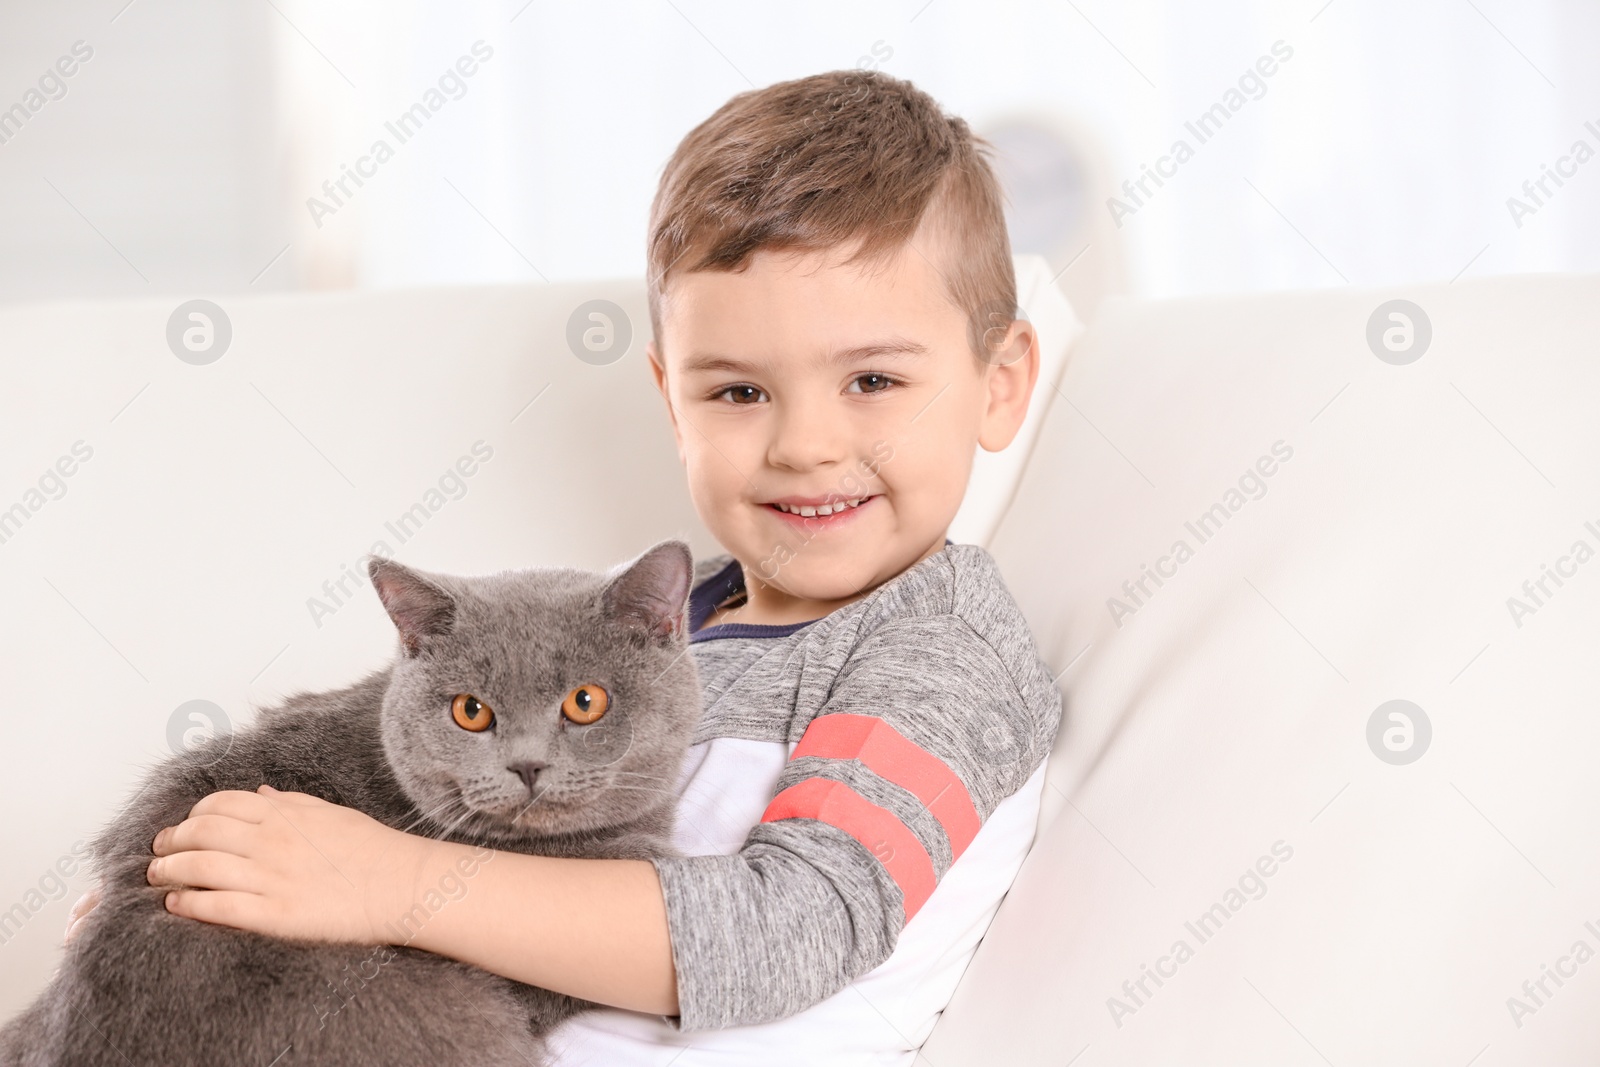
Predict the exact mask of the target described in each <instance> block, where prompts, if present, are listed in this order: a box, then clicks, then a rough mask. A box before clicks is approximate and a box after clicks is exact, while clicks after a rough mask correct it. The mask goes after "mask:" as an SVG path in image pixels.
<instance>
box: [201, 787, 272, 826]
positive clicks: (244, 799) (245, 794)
mask: <svg viewBox="0 0 1600 1067" xmlns="http://www.w3.org/2000/svg"><path fill="white" fill-rule="evenodd" d="M271 812H272V802H271V801H269V800H268V799H267V798H266V797H265V796H264V795H262V794H260V793H253V792H250V791H249V790H245V789H219V790H218V791H217V792H215V793H207V794H206V795H205V796H203V797H201V798H200V799H199V800H197V801H195V805H194V807H192V808H190V809H189V815H190V816H191V817H192V816H195V815H226V816H228V817H229V818H232V819H238V820H239V821H240V822H260V821H261V820H263V819H265V818H266V817H267V816H268V815H269V814H271Z"/></svg>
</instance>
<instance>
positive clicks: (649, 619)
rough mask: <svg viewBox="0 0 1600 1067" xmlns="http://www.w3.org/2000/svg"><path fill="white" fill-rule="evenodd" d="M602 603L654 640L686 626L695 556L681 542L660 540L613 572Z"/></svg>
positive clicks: (671, 634) (612, 613)
mask: <svg viewBox="0 0 1600 1067" xmlns="http://www.w3.org/2000/svg"><path fill="white" fill-rule="evenodd" d="M612 575H613V577H612V578H611V581H610V584H608V585H607V586H606V590H605V594H604V597H603V602H604V604H605V608H606V611H607V612H608V613H609V614H610V615H611V616H612V618H614V619H616V620H618V621H619V622H621V623H623V624H624V625H625V626H629V627H633V628H636V629H638V630H640V631H641V632H643V633H644V634H645V635H646V636H648V637H651V638H654V639H656V640H662V639H667V638H671V637H673V636H675V635H680V634H683V633H686V632H687V631H688V628H689V620H688V614H689V612H688V608H689V584H690V581H691V579H692V578H693V576H694V556H693V555H692V554H691V553H690V551H689V546H688V545H686V544H684V543H683V542H682V541H663V542H661V543H660V544H658V545H656V546H655V547H653V548H651V549H649V550H648V551H646V552H645V553H644V554H643V555H641V556H639V557H638V558H637V559H635V560H633V561H632V562H631V563H625V564H623V565H621V566H620V567H618V568H616V569H615V570H613V572H612Z"/></svg>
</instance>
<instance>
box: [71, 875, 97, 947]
mask: <svg viewBox="0 0 1600 1067" xmlns="http://www.w3.org/2000/svg"><path fill="white" fill-rule="evenodd" d="M98 903H100V890H99V888H98V887H96V888H94V889H91V890H89V891H88V892H87V893H85V894H84V895H83V896H81V897H79V898H78V900H77V903H75V904H73V905H72V911H71V913H70V914H69V915H68V916H67V932H66V933H65V934H63V935H62V936H61V943H62V944H63V945H65V944H70V943H71V941H72V935H73V934H74V933H75V932H76V931H77V929H78V924H79V923H81V922H82V921H83V917H84V916H85V915H88V914H89V913H90V912H91V911H93V910H94V906H95V905H96V904H98Z"/></svg>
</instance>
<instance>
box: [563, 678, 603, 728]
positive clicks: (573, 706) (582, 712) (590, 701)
mask: <svg viewBox="0 0 1600 1067" xmlns="http://www.w3.org/2000/svg"><path fill="white" fill-rule="evenodd" d="M610 706H611V697H610V696H609V695H607V693H606V691H605V688H604V687H603V686H598V685H594V684H593V683H590V684H588V685H580V686H578V688H576V689H574V690H573V691H572V692H570V693H568V694H567V698H566V699H565V700H563V701H562V702H561V714H563V715H565V716H566V717H567V718H569V719H571V720H572V721H573V722H575V723H577V724H579V725H580V726H587V725H588V724H589V723H591V722H594V721H595V720H596V719H598V718H600V716H602V715H604V714H605V713H606V708H608V707H610Z"/></svg>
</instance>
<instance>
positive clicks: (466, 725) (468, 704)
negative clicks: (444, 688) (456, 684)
mask: <svg viewBox="0 0 1600 1067" xmlns="http://www.w3.org/2000/svg"><path fill="white" fill-rule="evenodd" d="M450 717H451V718H452V719H454V720H455V721H456V725H457V726H459V727H461V728H462V729H463V730H471V731H472V732H473V733H480V732H482V731H484V730H487V729H488V728H489V727H490V726H493V725H494V709H493V708H491V707H489V705H487V704H485V703H484V702H483V701H481V700H479V699H478V698H477V697H475V696H473V695H472V694H471V693H457V694H456V698H455V699H454V700H452V701H451V702H450Z"/></svg>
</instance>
